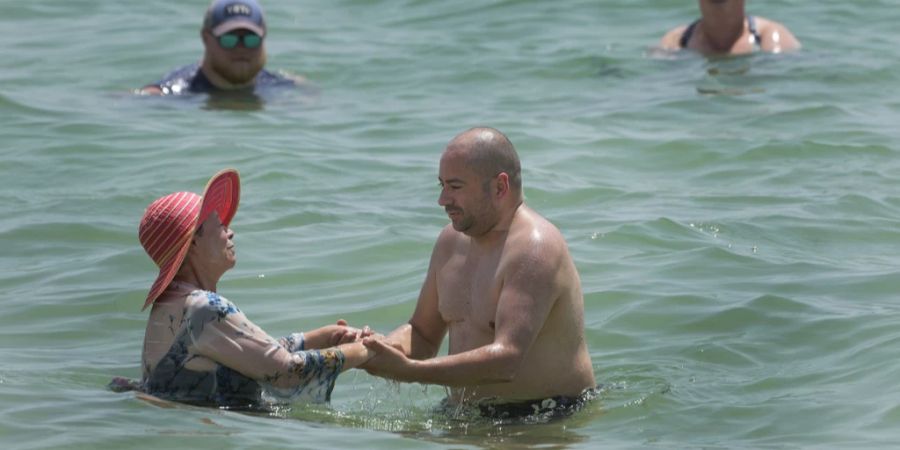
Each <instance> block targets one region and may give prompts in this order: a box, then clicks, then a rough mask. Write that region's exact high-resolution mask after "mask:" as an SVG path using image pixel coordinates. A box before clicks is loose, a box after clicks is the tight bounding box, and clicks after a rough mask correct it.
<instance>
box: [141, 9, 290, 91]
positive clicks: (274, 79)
mask: <svg viewBox="0 0 900 450" xmlns="http://www.w3.org/2000/svg"><path fill="white" fill-rule="evenodd" d="M200 37H201V38H202V39H203V48H204V53H203V59H202V60H201V61H200V63H194V64H189V65H187V66H184V67H180V68H178V69H175V70H173V71H172V72H170V73H169V74H167V75H166V76H164V77H163V79H162V80H160V81H157V82H156V83H153V84H148V85H146V86H144V87H142V88H141V89H139V90H138V91H137V92H138V93H139V94H143V95H179V94H188V93H210V92H251V93H253V92H255V91H256V90H257V89H259V88H265V87H276V86H295V85H299V84H303V83H305V80H304V79H303V77H298V76H286V75H280V74H276V73H272V72H269V71H268V70H266V69H264V68H263V67H264V66H265V64H266V43H265V40H266V22H265V18H264V16H263V10H262V7H261V6H260V5H259V3H257V1H256V0H215V1H213V2H212V4H210V6H209V8H208V9H207V11H206V16H205V17H204V20H203V27H202V28H201V30H200Z"/></svg>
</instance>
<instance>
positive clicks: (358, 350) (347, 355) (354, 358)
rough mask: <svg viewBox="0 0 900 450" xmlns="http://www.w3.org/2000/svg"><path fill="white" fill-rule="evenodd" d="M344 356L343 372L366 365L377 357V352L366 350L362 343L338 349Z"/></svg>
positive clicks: (342, 346) (338, 347)
mask: <svg viewBox="0 0 900 450" xmlns="http://www.w3.org/2000/svg"><path fill="white" fill-rule="evenodd" d="M336 348H337V349H338V350H340V351H341V352H342V353H343V354H344V367H342V368H341V371H342V372H343V371H345V370H347V369H353V368H356V367H359V366H361V365H363V364H365V363H366V361H368V360H369V359H371V358H372V357H373V356H375V352H374V351H372V350H369V349H368V348H366V346H364V345H362V343H361V342H354V343H351V344H342V345H339V346H337V347H336Z"/></svg>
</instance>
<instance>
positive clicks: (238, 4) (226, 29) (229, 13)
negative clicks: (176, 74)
mask: <svg viewBox="0 0 900 450" xmlns="http://www.w3.org/2000/svg"><path fill="white" fill-rule="evenodd" d="M200 35H201V37H202V39H203V47H204V49H205V52H204V54H203V62H202V63H201V65H202V68H203V72H204V73H205V74H206V76H207V78H209V80H210V81H211V82H212V83H213V84H214V85H216V86H217V87H219V88H222V89H231V88H241V87H245V86H247V85H249V84H251V83H252V82H253V80H254V78H256V75H257V74H258V73H259V71H261V70H262V69H263V67H264V66H265V64H266V49H265V37H266V21H265V17H264V15H263V10H262V7H261V6H260V5H259V3H257V2H256V0H215V1H213V2H212V3H211V4H210V5H209V8H208V9H207V10H206V15H205V17H204V19H203V27H202V29H201V30H200Z"/></svg>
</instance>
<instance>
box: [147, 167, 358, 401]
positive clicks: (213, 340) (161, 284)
mask: <svg viewBox="0 0 900 450" xmlns="http://www.w3.org/2000/svg"><path fill="white" fill-rule="evenodd" d="M239 198H240V178H239V176H238V173H237V171H236V170H233V169H226V170H223V171H221V172H219V173H217V174H216V175H215V176H213V177H212V179H210V180H209V183H207V185H206V189H204V191H203V195H197V194H195V193H193V192H175V193H172V194H169V195H166V196H164V197H161V198H159V199H157V200H156V201H154V202H153V203H151V204H150V206H148V207H147V210H146V211H145V212H144V216H143V218H142V219H141V223H140V228H139V239H140V241H141V246H143V247H144V250H146V252H147V254H148V255H150V258H151V259H153V261H154V262H155V263H156V265H157V267H159V275H158V276H157V278H156V281H155V282H154V283H153V286H152V287H151V288H150V292H149V294H148V295H147V299H146V300H145V301H144V309H146V308H147V307H148V306H150V305H153V307H152V309H151V310H150V317H149V319H148V321H147V330H146V333H145V335H144V349H143V356H142V364H141V365H142V367H143V377H142V380H141V384H140V390H141V391H143V392H145V393H147V394H151V395H153V396H156V397H159V398H163V399H167V400H175V401H180V402H185V403H191V404H198V405H206V406H218V407H225V408H231V409H260V408H262V409H265V408H266V407H267V406H268V405H270V404H271V403H273V402H275V403H277V402H283V401H286V400H290V401H292V400H298V399H302V400H307V401H315V402H324V401H328V400H329V398H330V395H331V390H332V389H333V388H334V382H335V380H336V379H337V376H338V374H339V373H340V372H341V371H343V370H345V369H348V368H352V367H357V366H359V365H361V364H363V363H365V362H366V361H367V360H368V359H369V357H370V356H372V355H373V354H372V353H370V351H369V350H367V349H366V348H365V347H364V346H363V345H362V344H361V343H360V342H358V341H359V340H360V338H361V337H364V336H367V335H370V334H371V331H369V330H368V327H366V328H365V329H363V330H358V329H355V328H351V327H348V326H346V322H344V321H338V323H337V324H336V325H330V326H325V327H322V328H319V329H316V330H312V331H309V332H306V333H293V334H291V335H289V336H286V337H283V338H281V339H277V340H276V339H273V338H272V337H270V336H269V335H268V334H266V332H265V331H263V330H262V329H261V328H259V327H258V326H256V325H254V324H253V322H251V321H250V320H249V319H248V318H247V317H246V316H245V315H244V313H243V312H241V310H240V309H238V308H237V306H235V305H234V303H232V302H230V301H228V300H227V299H226V298H225V297H222V296H221V295H219V293H218V292H217V291H216V284H217V283H218V281H219V279H220V278H221V277H222V275H223V274H224V273H225V272H226V271H227V270H228V269H230V268H232V267H234V264H235V251H234V243H233V238H234V232H233V231H232V230H231V229H230V228H229V224H230V223H231V219H232V218H233V217H234V213H235V211H237V207H238V201H239ZM326 347H330V348H326ZM317 349H321V350H317Z"/></svg>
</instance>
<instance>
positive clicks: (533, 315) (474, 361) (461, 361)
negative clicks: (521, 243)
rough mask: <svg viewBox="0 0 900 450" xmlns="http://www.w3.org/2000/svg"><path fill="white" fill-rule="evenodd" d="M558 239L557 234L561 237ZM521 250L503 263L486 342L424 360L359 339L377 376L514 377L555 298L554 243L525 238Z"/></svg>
mask: <svg viewBox="0 0 900 450" xmlns="http://www.w3.org/2000/svg"><path fill="white" fill-rule="evenodd" d="M560 239H561V238H560ZM525 247H526V248H525V249H523V250H522V251H521V252H517V254H516V255H510V256H512V258H511V260H510V261H509V262H508V266H507V268H506V269H505V270H504V271H505V272H506V273H505V274H504V278H503V287H502V289H501V292H500V298H499V300H498V304H497V312H496V316H495V320H494V322H495V338H494V341H493V342H492V343H491V344H488V345H485V346H482V347H479V348H476V349H472V350H469V351H466V352H462V353H457V354H454V355H448V356H442V357H438V358H433V359H428V360H424V361H416V360H412V359H409V358H406V357H405V356H404V355H403V354H402V353H401V352H400V351H399V350H397V349H396V348H392V347H390V346H389V345H388V344H386V343H384V342H382V341H379V340H377V339H365V340H364V341H363V343H364V344H365V345H366V346H367V347H369V348H371V349H373V350H375V351H376V353H378V356H376V357H375V358H373V359H372V360H370V363H369V364H370V365H372V364H373V363H375V362H378V371H375V372H374V373H375V374H376V375H379V376H384V377H387V378H393V379H396V380H399V381H411V382H422V383H431V384H441V385H446V386H470V385H478V384H489V383H502V382H509V381H511V380H513V379H514V378H515V377H516V375H517V374H518V371H519V369H520V368H521V365H522V362H523V361H524V359H525V355H526V354H527V353H528V350H529V348H530V347H531V345H532V343H533V342H534V340H535V339H536V338H537V335H538V333H539V332H540V331H541V328H543V325H544V322H545V321H546V319H547V316H548V315H549V314H550V311H551V309H552V308H553V305H554V303H555V301H556V299H557V298H558V295H559V294H558V292H559V289H558V283H557V280H556V275H557V269H558V264H557V263H558V261H559V255H560V253H559V251H560V249H559V244H558V243H554V242H547V241H546V240H544V238H543V237H541V236H538V237H534V236H529V242H528V243H527V244H526V245H525Z"/></svg>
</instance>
